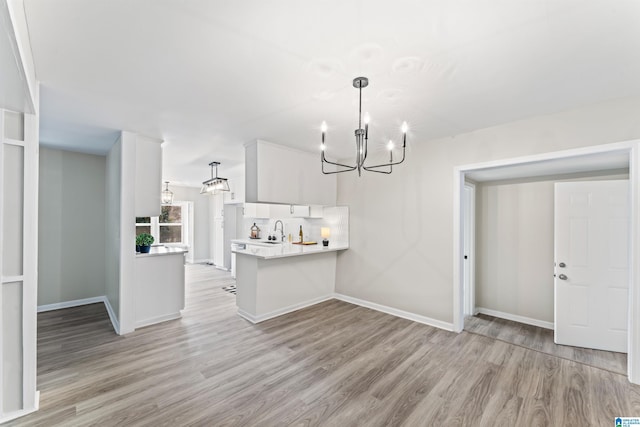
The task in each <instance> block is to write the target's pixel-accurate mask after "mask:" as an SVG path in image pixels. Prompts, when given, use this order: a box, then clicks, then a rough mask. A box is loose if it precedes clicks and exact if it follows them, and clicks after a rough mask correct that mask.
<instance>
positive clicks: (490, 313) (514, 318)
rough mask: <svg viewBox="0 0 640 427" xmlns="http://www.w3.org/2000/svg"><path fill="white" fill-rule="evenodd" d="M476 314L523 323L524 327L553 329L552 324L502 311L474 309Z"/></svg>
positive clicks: (482, 308)
mask: <svg viewBox="0 0 640 427" xmlns="http://www.w3.org/2000/svg"><path fill="white" fill-rule="evenodd" d="M475 312H476V313H480V314H486V315H487V316H493V317H499V318H501V319H507V320H512V321H514V322H518V323H524V324H525V325H532V326H538V327H540V328H545V329H551V330H553V329H555V326H554V324H553V322H547V321H545V320H538V319H532V318H530V317H525V316H518V315H517V314H510V313H504V312H502V311H497V310H491V309H489V308H484V307H476V309H475Z"/></svg>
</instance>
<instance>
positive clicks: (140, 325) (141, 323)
mask: <svg viewBox="0 0 640 427" xmlns="http://www.w3.org/2000/svg"><path fill="white" fill-rule="evenodd" d="M181 317H182V314H180V312H177V313H171V314H166V315H164V316H158V317H152V318H151V319H144V320H140V321H138V322H136V329H138V328H143V327H145V326H149V325H155V324H156V323H160V322H166V321H168V320H174V319H179V318H181Z"/></svg>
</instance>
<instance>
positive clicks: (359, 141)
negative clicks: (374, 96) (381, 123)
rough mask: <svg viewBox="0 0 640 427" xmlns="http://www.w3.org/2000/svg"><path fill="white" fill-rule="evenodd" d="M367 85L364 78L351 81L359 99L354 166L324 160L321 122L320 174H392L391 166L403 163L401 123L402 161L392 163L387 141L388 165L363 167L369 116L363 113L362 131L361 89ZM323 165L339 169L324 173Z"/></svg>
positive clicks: (324, 129)
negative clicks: (356, 172)
mask: <svg viewBox="0 0 640 427" xmlns="http://www.w3.org/2000/svg"><path fill="white" fill-rule="evenodd" d="M368 85H369V79H367V78H366V77H356V78H355V79H353V87H355V88H356V89H358V92H359V99H360V101H359V104H358V129H356V131H355V136H356V164H355V165H353V166H352V165H345V164H342V163H335V162H330V161H329V160H327V159H326V158H325V156H324V151H325V148H326V147H325V144H324V139H325V134H326V133H327V123H326V122H322V128H321V130H322V144H321V145H320V149H321V150H322V151H321V154H320V160H321V162H322V173H324V174H326V175H329V174H333V173H341V172H351V171H354V170H357V171H358V176H361V175H362V170H366V171H369V172H378V173H386V174H390V173H391V172H393V166H395V165H399V164H400V163H402V162H404V157H405V152H406V148H407V122H404V123H402V159H401V160H400V161H396V162H394V161H393V149H394V144H393V141H389V144H387V149H388V150H389V162H388V163H383V164H379V165H373V166H365V165H364V162H365V160H367V154H368V149H367V148H368V147H367V145H368V141H369V114H368V113H365V115H364V129H362V121H363V117H362V88H365V87H367V86H368ZM325 164H329V165H334V166H338V168H339V169H338V170H335V171H329V172H328V171H325V170H324V165H325Z"/></svg>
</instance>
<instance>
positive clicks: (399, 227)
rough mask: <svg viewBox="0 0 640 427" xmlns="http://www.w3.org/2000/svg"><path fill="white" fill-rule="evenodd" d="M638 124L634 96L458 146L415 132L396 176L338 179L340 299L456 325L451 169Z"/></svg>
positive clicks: (633, 130) (612, 135) (622, 136)
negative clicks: (342, 243) (346, 211)
mask: <svg viewBox="0 0 640 427" xmlns="http://www.w3.org/2000/svg"><path fill="white" fill-rule="evenodd" d="M639 116H640V99H638V98H632V99H631V98H630V99H622V100H616V101H611V102H606V103H601V104H598V105H593V106H589V107H584V108H580V109H575V110H570V111H566V112H561V113H557V114H552V115H547V116H540V117H536V118H531V119H526V120H521V121H517V122H512V123H508V124H504V125H500V126H495V127H492V128H487V129H483V130H478V131H475V132H470V133H464V134H460V135H457V136H455V137H451V138H441V139H435V140H426V139H424V138H423V137H421V135H420V130H419V129H417V130H415V131H410V133H409V137H408V142H407V144H408V147H409V148H408V156H407V160H406V161H405V163H404V164H402V165H400V166H398V167H397V168H394V172H393V174H391V175H381V174H365V175H364V176H362V177H361V178H358V176H357V174H353V173H351V174H339V175H338V205H348V206H349V207H350V216H351V218H350V225H351V228H350V237H351V240H350V248H349V250H347V251H343V252H342V253H341V254H339V255H338V269H337V280H336V292H338V293H341V294H345V295H348V296H352V297H355V298H360V299H363V300H367V301H370V302H374V303H378V304H383V305H386V306H389V307H392V308H396V309H400V310H405V311H408V312H411V313H414V314H417V315H422V316H426V317H430V318H432V319H436V320H440V321H444V322H452V321H453V169H454V167H455V166H459V165H465V164H471V163H476V162H484V161H490V160H496V159H507V158H511V157H517V156H525V155H531V154H537V153H545V152H550V151H557V150H562V149H569V148H576V147H583V146H588V145H596V144H606V143H612V142H618V141H625V140H631V139H635V138H640V120H638V117H639Z"/></svg>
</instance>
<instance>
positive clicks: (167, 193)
mask: <svg viewBox="0 0 640 427" xmlns="http://www.w3.org/2000/svg"><path fill="white" fill-rule="evenodd" d="M164 183H165V185H166V187H165V189H164V190H162V195H161V199H162V204H163V205H170V204H172V203H173V192H172V191H171V190H169V181H165V182H164Z"/></svg>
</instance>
